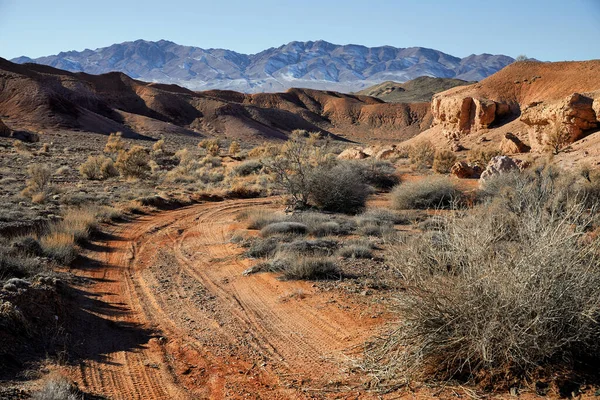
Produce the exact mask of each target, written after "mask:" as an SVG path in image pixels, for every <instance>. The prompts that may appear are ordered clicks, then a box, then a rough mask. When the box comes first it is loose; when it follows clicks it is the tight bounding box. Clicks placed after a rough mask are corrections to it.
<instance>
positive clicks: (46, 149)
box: [38, 143, 50, 154]
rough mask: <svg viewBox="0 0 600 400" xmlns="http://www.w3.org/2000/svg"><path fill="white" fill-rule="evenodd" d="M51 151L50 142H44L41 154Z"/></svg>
mask: <svg viewBox="0 0 600 400" xmlns="http://www.w3.org/2000/svg"><path fill="white" fill-rule="evenodd" d="M49 152H50V144H49V143H44V144H42V147H40V149H39V151H38V153H39V154H48V153H49Z"/></svg>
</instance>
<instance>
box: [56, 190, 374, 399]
mask: <svg viewBox="0 0 600 400" xmlns="http://www.w3.org/2000/svg"><path fill="white" fill-rule="evenodd" d="M249 207H274V204H273V202H272V201H271V200H265V199H260V200H236V201H226V202H221V203H207V204H200V205H196V206H191V207H187V208H184V209H179V210H175V211H168V212H163V213H160V214H157V215H153V216H144V217H141V218H139V219H138V220H136V221H135V222H133V223H129V224H120V225H116V226H113V227H111V228H110V231H109V232H108V234H107V236H106V237H105V238H103V240H101V241H97V242H94V243H92V245H91V246H89V247H90V250H89V251H88V252H87V257H88V260H87V261H86V262H85V263H83V264H84V265H80V266H78V268H77V270H78V271H79V272H77V273H78V274H79V275H81V276H83V277H86V278H89V279H90V280H92V281H93V282H94V283H93V284H92V285H90V286H88V287H85V290H86V291H87V298H88V299H89V301H90V302H95V303H98V304H102V305H103V306H102V307H96V308H91V307H90V310H94V311H93V312H94V313H95V314H97V315H98V316H101V317H102V320H104V321H107V323H99V324H97V326H89V327H88V329H89V331H90V336H89V338H90V339H89V341H88V342H87V343H83V344H82V348H83V350H82V354H83V355H84V357H82V358H83V362H81V364H80V365H79V366H77V367H71V368H70V369H69V371H68V373H69V375H70V376H71V377H72V378H73V379H74V380H75V381H76V382H78V384H79V385H80V387H81V388H82V389H84V390H86V391H89V392H92V393H96V394H101V395H105V396H107V397H109V398H114V399H134V398H143V399H174V398H177V399H179V398H181V399H185V398H217V399H218V398H260V399H281V398H286V399H296V398H297V399H304V398H357V397H358V396H360V398H369V397H371V395H369V394H365V393H364V386H362V381H361V377H360V375H359V374H357V373H354V372H353V369H352V365H353V360H354V359H356V358H357V357H360V353H361V344H362V343H363V342H364V341H365V339H367V338H368V337H369V336H370V335H372V334H374V333H375V332H377V327H379V326H381V325H382V323H383V321H382V320H381V318H380V317H377V316H374V315H371V313H370V312H369V310H368V309H367V308H366V307H364V306H361V305H360V304H361V303H359V302H352V301H351V299H349V298H348V297H349V296H351V295H350V294H347V293H342V292H341V291H335V290H332V291H322V290H319V289H318V287H317V285H314V284H312V283H310V282H295V281H291V282H282V281H279V280H277V279H276V277H275V276H274V275H272V274H257V275H252V276H243V275H242V272H243V271H244V270H245V269H246V268H247V267H248V266H249V265H250V261H248V260H245V259H242V258H241V257H239V254H240V253H241V250H240V249H238V248H237V247H236V246H235V245H232V244H229V243H228V240H229V237H230V235H231V233H232V232H233V231H234V230H235V229H239V228H240V227H239V226H237V224H236V222H235V219H234V218H235V215H236V214H237V213H238V212H239V211H241V210H243V209H246V208H249ZM362 304H364V303H362ZM113 349H114V350H113ZM85 354H88V355H89V356H87V357H86V356H85ZM372 397H374V398H375V397H376V396H375V395H373V396H372Z"/></svg>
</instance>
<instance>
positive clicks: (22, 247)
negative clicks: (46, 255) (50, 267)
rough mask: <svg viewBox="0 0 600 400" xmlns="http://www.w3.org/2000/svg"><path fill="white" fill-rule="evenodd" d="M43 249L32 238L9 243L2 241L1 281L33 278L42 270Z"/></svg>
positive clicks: (0, 257) (0, 248) (0, 251)
mask: <svg viewBox="0 0 600 400" xmlns="http://www.w3.org/2000/svg"><path fill="white" fill-rule="evenodd" d="M40 255H42V248H41V246H40V244H39V242H38V241H37V240H35V239H34V238H32V237H29V236H27V237H22V238H15V239H13V241H12V243H9V242H8V241H7V240H6V239H3V240H0V280H2V279H6V278H12V277H17V278H25V277H29V276H33V275H35V274H37V273H39V272H40V271H41V270H42V265H41V263H40V260H39V259H38V258H37V257H38V256H40Z"/></svg>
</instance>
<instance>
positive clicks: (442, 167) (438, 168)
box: [432, 150, 457, 174]
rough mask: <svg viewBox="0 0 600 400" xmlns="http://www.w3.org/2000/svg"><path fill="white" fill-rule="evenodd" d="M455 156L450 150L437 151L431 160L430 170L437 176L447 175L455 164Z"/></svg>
mask: <svg viewBox="0 0 600 400" xmlns="http://www.w3.org/2000/svg"><path fill="white" fill-rule="evenodd" d="M456 159H457V158H456V154H454V152H453V151H450V150H438V151H436V152H435V157H434V158H433V166H432V169H433V171H434V172H437V173H438V174H449V173H450V169H451V168H452V166H453V165H454V164H455V163H456Z"/></svg>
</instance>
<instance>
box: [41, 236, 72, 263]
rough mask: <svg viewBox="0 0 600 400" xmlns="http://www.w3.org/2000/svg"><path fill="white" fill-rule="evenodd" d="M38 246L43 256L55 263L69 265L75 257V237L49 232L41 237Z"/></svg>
mask: <svg viewBox="0 0 600 400" xmlns="http://www.w3.org/2000/svg"><path fill="white" fill-rule="evenodd" d="M40 244H41V246H42V249H43V251H44V254H45V255H46V256H48V257H50V258H52V259H54V260H56V261H57V262H59V263H61V264H64V265H70V264H71V263H72V262H73V261H74V260H75V258H76V257H77V248H76V246H75V237H74V236H73V235H72V234H69V233H66V232H60V231H51V232H50V233H48V234H47V235H44V236H42V238H41V239H40Z"/></svg>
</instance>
